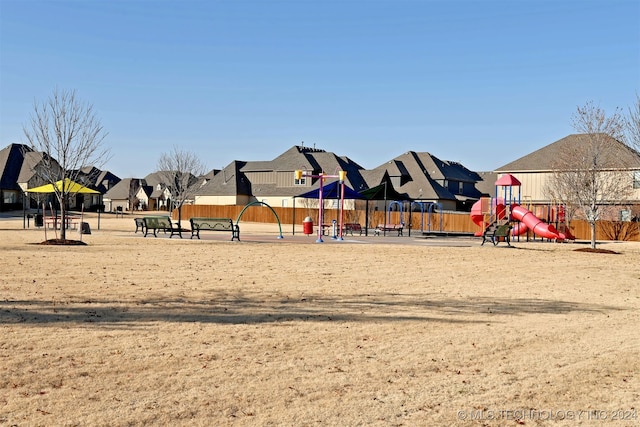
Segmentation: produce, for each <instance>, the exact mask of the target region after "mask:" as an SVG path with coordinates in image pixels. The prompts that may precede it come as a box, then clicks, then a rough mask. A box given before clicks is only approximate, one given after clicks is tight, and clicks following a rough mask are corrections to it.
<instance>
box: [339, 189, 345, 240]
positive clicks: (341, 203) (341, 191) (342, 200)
mask: <svg viewBox="0 0 640 427" xmlns="http://www.w3.org/2000/svg"><path fill="white" fill-rule="evenodd" d="M340 182H341V185H340V233H339V236H340V237H338V240H344V239H343V238H342V226H343V217H344V179H343V180H341V181H340Z"/></svg>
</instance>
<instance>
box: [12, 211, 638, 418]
mask: <svg viewBox="0 0 640 427" xmlns="http://www.w3.org/2000/svg"><path fill="white" fill-rule="evenodd" d="M90 221H94V220H93V219H91V220H90ZM241 226H242V227H243V232H242V235H243V236H250V235H251V234H252V233H257V234H262V235H266V236H274V235H275V233H276V232H275V231H274V230H272V228H269V227H265V226H261V225H250V224H244V225H241ZM21 227H22V222H21V221H20V222H16V223H15V224H14V223H11V222H6V221H3V222H2V224H1V226H0V229H1V230H0V250H1V253H2V264H1V266H0V273H1V274H0V292H1V295H2V298H1V300H0V331H1V336H2V339H1V340H0V389H1V390H2V393H1V394H0V424H6V425H42V426H45V425H47V426H48V425H74V426H75V425H78V426H107V425H108V426H114V425H117V426H124V425H144V424H152V425H189V426H192V425H202V426H205V425H206V426H208V425H247V426H248V425H251V426H253V425H264V426H270V425H341V426H342V425H390V426H392V425H393V426H398V425H405V426H414V425H459V426H472V425H474V426H475V425H520V424H523V425H535V426H546V425H550V426H551V425H553V426H559V425H560V426H565V425H566V426H569V425H575V424H576V423H577V420H580V421H581V423H582V424H583V425H601V424H602V422H603V419H602V417H604V416H607V417H608V420H607V421H608V422H611V423H612V425H620V426H623V425H624V426H630V425H637V424H638V420H637V405H638V402H639V401H640V377H639V374H638V372H640V358H638V354H639V353H640V344H639V341H638V339H637V336H638V333H637V331H638V329H639V326H640V311H639V308H638V306H639V302H640V264H639V263H638V259H639V256H640V244H639V243H608V244H603V245H602V247H603V248H606V249H609V250H614V251H615V252H617V253H618V254H619V255H618V256H615V257H608V256H591V255H590V254H585V253H581V252H577V251H575V245H572V244H555V243H519V242H515V243H513V244H514V246H516V247H517V248H518V249H519V250H504V248H503V247H500V246H497V247H494V246H489V247H488V246H483V247H480V246H479V243H480V242H475V241H472V242H471V244H469V245H466V246H450V247H447V246H444V245H443V246H435V245H433V244H429V242H428V241H426V240H424V241H421V240H417V239H413V238H406V237H405V238H397V237H387V238H377V239H375V238H373V237H371V238H368V239H367V238H362V239H360V238H358V239H354V240H353V241H351V240H348V241H345V242H341V243H323V244H317V243H313V241H314V239H313V237H310V238H309V240H308V241H309V242H310V243H309V244H301V243H292V242H288V241H287V236H285V238H284V239H275V238H274V239H273V240H272V241H271V240H267V239H263V240H261V241H251V240H250V239H247V240H246V241H241V242H231V241H227V240H190V239H177V238H173V239H169V238H165V237H162V236H161V237H158V238H152V237H147V238H143V237H141V235H140V233H138V234H135V233H133V230H134V228H135V227H134V224H133V221H132V220H131V219H130V218H125V220H122V219H113V218H102V224H101V228H100V229H98V227H97V225H96V224H94V223H92V224H91V228H92V234H91V235H87V236H86V237H83V240H84V241H85V242H86V243H87V246H45V245H38V244H34V243H39V242H42V241H43V240H44V239H43V233H42V232H41V231H38V230H33V229H31V230H22V229H21ZM68 237H69V236H68ZM385 239H387V240H385ZM399 239H407V240H406V242H407V243H408V242H410V240H409V239H411V244H399V242H403V241H402V240H399ZM290 240H293V239H290ZM598 417H600V418H598ZM613 417H618V421H619V422H612V421H611V419H612V418H613ZM633 417H636V418H633ZM620 418H622V420H620Z"/></svg>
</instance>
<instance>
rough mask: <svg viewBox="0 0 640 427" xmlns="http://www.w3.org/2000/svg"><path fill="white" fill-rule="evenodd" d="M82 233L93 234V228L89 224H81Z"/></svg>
mask: <svg viewBox="0 0 640 427" xmlns="http://www.w3.org/2000/svg"><path fill="white" fill-rule="evenodd" d="M80 232H81V233H82V234H91V227H89V223H88V222H81V223H80Z"/></svg>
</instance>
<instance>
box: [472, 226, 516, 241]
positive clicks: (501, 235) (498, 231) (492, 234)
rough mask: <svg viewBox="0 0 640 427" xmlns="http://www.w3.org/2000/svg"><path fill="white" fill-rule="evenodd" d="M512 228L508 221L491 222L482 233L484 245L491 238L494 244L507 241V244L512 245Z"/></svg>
mask: <svg viewBox="0 0 640 427" xmlns="http://www.w3.org/2000/svg"><path fill="white" fill-rule="evenodd" d="M511 228H512V227H511V224H509V223H508V222H505V223H498V222H495V223H493V224H491V225H490V226H488V227H487V229H486V230H485V231H484V233H483V234H482V245H484V243H485V242H486V241H487V240H489V241H490V242H491V243H493V245H494V246H496V245H497V244H498V243H500V242H507V246H511ZM482 245H480V246H482Z"/></svg>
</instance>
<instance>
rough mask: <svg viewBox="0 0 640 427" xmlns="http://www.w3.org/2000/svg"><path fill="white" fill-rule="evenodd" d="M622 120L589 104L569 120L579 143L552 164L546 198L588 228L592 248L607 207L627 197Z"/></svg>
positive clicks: (626, 156) (626, 150)
mask: <svg viewBox="0 0 640 427" xmlns="http://www.w3.org/2000/svg"><path fill="white" fill-rule="evenodd" d="M624 123H625V122H624V118H623V116H622V114H621V111H620V110H619V109H617V110H616V111H615V112H614V113H613V114H612V115H607V114H606V112H605V111H604V110H603V109H602V108H600V107H599V106H598V105H595V104H594V103H593V102H591V101H589V102H587V103H586V104H585V105H584V106H582V107H578V108H577V111H576V112H575V113H574V115H573V116H572V125H573V128H574V129H575V130H576V131H577V132H578V133H579V135H578V138H579V143H577V144H570V145H566V146H565V147H564V148H563V149H562V150H560V152H559V153H558V156H557V158H556V159H555V161H554V166H553V174H552V176H551V177H550V179H549V180H548V182H547V185H546V191H547V194H548V195H549V196H550V197H552V198H554V199H556V200H559V201H561V202H562V203H564V204H565V205H567V206H568V208H569V209H575V212H576V217H580V216H582V217H583V218H584V219H585V220H586V221H587V222H588V223H589V225H590V228H591V247H592V248H595V247H596V224H597V221H598V220H600V219H601V214H602V212H603V210H604V209H605V208H606V207H607V206H612V205H613V206H615V205H618V206H619V205H621V204H624V203H625V202H626V201H627V200H628V197H629V195H630V194H631V185H630V183H631V181H630V178H629V171H628V167H629V166H630V165H629V158H630V157H631V156H630V154H631V153H630V150H629V147H628V146H626V145H625V144H624V143H623V141H624V135H623V133H624V126H625V124H624Z"/></svg>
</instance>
